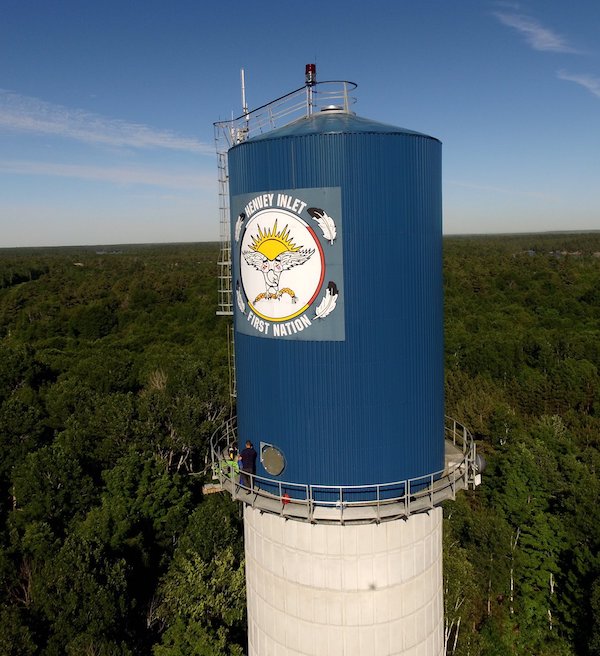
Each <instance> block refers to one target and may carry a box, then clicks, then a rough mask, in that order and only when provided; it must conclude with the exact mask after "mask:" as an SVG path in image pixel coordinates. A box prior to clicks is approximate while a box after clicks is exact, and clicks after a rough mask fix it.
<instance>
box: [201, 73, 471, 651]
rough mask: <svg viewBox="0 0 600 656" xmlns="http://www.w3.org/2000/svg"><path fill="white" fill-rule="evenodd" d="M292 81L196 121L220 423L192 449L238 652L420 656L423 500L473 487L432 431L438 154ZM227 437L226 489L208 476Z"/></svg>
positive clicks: (459, 433)
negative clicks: (230, 530) (213, 294)
mask: <svg viewBox="0 0 600 656" xmlns="http://www.w3.org/2000/svg"><path fill="white" fill-rule="evenodd" d="M306 73H307V75H306V84H305V86H303V87H301V88H300V89H297V90H296V91H293V92H291V93H290V94H287V95H286V96H283V97H281V98H279V99H277V100H276V101H273V102H272V103H269V104H268V105H265V106H263V107H261V108H259V109H258V110H255V111H254V112H248V111H247V110H245V111H244V113H243V115H242V116H241V117H239V118H238V119H235V120H233V121H227V122H222V123H217V124H216V131H217V150H218V153H219V170H220V181H221V218H222V231H223V244H222V252H221V261H220V265H221V275H220V280H221V290H220V304H221V309H220V312H221V313H222V314H232V315H233V325H232V340H231V342H232V344H235V348H234V357H232V363H233V362H235V387H234V390H235V392H234V393H236V395H237V416H236V417H234V418H232V419H231V420H230V421H228V422H227V423H226V424H225V425H224V426H223V427H221V429H220V430H219V431H217V433H216V434H215V436H214V437H213V444H212V452H213V458H214V461H215V471H216V472H217V474H218V476H219V477H220V479H221V483H222V485H223V486H225V487H226V488H227V489H228V490H229V491H230V492H231V494H232V495H233V496H234V498H235V499H238V500H240V501H241V502H242V503H243V504H244V535H245V552H246V585H247V603H248V638H249V646H248V653H249V656H268V655H270V654H272V655H273V656H287V655H289V656H292V655H294V656H300V655H302V656H308V655H322V654H328V655H330V656H333V655H335V654H339V655H340V656H341V655H343V656H354V655H359V654H361V655H363V654H364V655H369V656H384V655H391V654H414V655H417V654H419V655H420V654H423V655H431V656H440V655H441V654H442V653H443V651H444V644H443V596H442V511H441V507H440V504H441V502H442V501H443V500H445V499H449V498H453V497H454V495H455V494H456V491H457V490H459V489H462V488H465V487H469V486H473V485H475V483H476V475H475V474H476V467H475V451H474V444H473V442H472V440H471V438H470V435H469V433H468V431H467V430H466V429H464V428H463V427H462V426H460V425H459V424H457V423H456V422H455V421H452V420H448V419H445V418H444V396H443V307H442V303H443V298H442V201H441V144H440V142H439V141H438V140H437V139H435V138H433V137H430V136H427V135H424V134H420V133H418V132H413V131H410V130H406V129H402V128H397V127H393V126H390V125H385V124H382V123H378V122H375V121H371V120H367V119H364V118H360V117H358V116H356V115H355V114H354V113H353V112H352V111H351V107H352V100H351V98H350V95H349V94H350V92H351V91H352V90H353V89H354V88H355V85H354V84H353V83H350V82H323V83H317V82H316V74H315V73H316V71H315V69H314V66H313V65H309V66H307V71H306ZM243 105H244V108H245V100H244V101H243ZM445 434H446V435H445ZM445 437H446V439H445ZM246 441H251V442H252V443H253V444H254V447H255V449H256V450H257V452H258V456H259V457H258V466H257V472H256V475H255V476H252V477H251V478H250V479H246V480H244V479H243V478H242V480H241V481H240V479H239V478H238V477H237V476H235V475H232V474H230V473H228V471H227V468H226V467H223V466H221V465H222V462H221V463H219V462H218V461H219V460H221V461H222V460H223V459H224V458H225V455H226V453H227V450H228V448H229V447H230V446H231V445H234V444H235V445H237V447H238V448H239V449H242V448H243V447H244V444H245V443H246Z"/></svg>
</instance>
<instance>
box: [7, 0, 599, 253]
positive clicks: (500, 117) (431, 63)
mask: <svg viewBox="0 0 600 656" xmlns="http://www.w3.org/2000/svg"><path fill="white" fill-rule="evenodd" d="M598 34H600V2H598V0H578V1H577V2H573V3H569V2H566V1H561V0H531V1H529V2H499V1H493V0H489V1H488V0H410V1H409V0H393V1H392V0H390V1H388V0H372V1H371V2H370V3H364V2H360V3H359V2H351V1H349V0H346V2H340V1H338V0H333V1H330V2H325V0H319V1H316V0H305V1H303V2H301V3H298V2H288V1H286V0H282V1H281V2H279V3H265V2H261V1H260V0H258V1H257V2H254V3H248V2H247V1H246V2H241V1H238V0H229V1H227V0H224V1H223V2H218V3H217V2H212V3H204V2H200V1H199V0H194V1H189V0H172V1H171V2H166V1H157V0H145V1H144V2H142V1H136V2H134V1H126V0H120V1H119V2H116V1H115V0H104V1H103V2H94V1H93V0H78V1H74V0H54V1H53V2H45V1H42V0H36V1H33V0H2V7H1V19H0V247H2V246H36V245H67V244H113V243H137V242H176V241H205V240H216V239H217V238H218V209H217V184H216V157H215V154H214V143H213V127H212V123H213V122H214V121H216V120H219V119H226V118H230V117H231V114H232V112H233V113H234V114H235V115H238V114H239V113H240V112H241V101H240V83H239V76H240V69H241V68H244V69H245V71H246V85H247V97H248V104H249V105H250V107H251V108H252V107H256V106H259V105H262V104H263V103H265V102H268V101H269V100H272V99H274V98H276V97H278V96H280V95H282V94H283V93H286V92H288V91H291V90H293V89H295V88H297V87H299V86H302V84H303V82H304V65H305V64H306V63H309V62H315V61H316V64H317V76H318V79H319V80H327V79H346V80H351V81H354V82H356V83H357V84H358V89H357V90H356V96H357V103H356V105H355V107H354V109H355V111H356V113H357V114H359V115H360V116H365V117H368V118H371V119H374V120H378V121H382V122H385V123H391V124H393V125H397V126H401V127H405V128H408V129H411V130H417V131H420V132H425V133H428V134H431V135H433V136H435V137H437V138H439V139H440V140H441V141H442V142H443V144H444V145H443V162H444V164H443V171H444V172H443V190H444V231H445V233H447V234H457V233H497V232H525V231H535V232H538V231H548V230H586V229H600V40H599V39H598Z"/></svg>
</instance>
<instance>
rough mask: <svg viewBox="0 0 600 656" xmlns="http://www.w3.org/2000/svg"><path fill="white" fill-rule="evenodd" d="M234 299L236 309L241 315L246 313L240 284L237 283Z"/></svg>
mask: <svg viewBox="0 0 600 656" xmlns="http://www.w3.org/2000/svg"><path fill="white" fill-rule="evenodd" d="M235 298H236V300H237V305H238V308H239V309H240V312H241V313H242V314H245V313H246V304H245V303H244V298H243V296H242V292H241V291H240V283H239V282H238V283H237V285H236V286H235Z"/></svg>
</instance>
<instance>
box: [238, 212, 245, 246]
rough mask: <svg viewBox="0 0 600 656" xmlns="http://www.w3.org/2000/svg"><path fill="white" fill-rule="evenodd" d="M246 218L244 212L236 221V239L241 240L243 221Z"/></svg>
mask: <svg viewBox="0 0 600 656" xmlns="http://www.w3.org/2000/svg"><path fill="white" fill-rule="evenodd" d="M245 218H246V215H245V214H244V213H243V212H242V213H241V214H240V215H239V216H238V218H237V221H236V222H235V240H236V241H239V240H240V233H241V232H242V223H244V219H245Z"/></svg>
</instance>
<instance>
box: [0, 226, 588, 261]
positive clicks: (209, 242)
mask: <svg viewBox="0 0 600 656" xmlns="http://www.w3.org/2000/svg"><path fill="white" fill-rule="evenodd" d="M596 234H600V230H543V231H534V232H489V233H488V232H464V233H444V236H443V238H444V239H471V238H475V239H488V238H489V239H495V238H499V239H504V238H507V237H508V238H511V237H514V238H517V239H518V238H521V237H523V238H530V237H535V236H538V235H539V236H542V237H546V236H547V237H550V238H554V237H561V238H562V237H564V236H569V235H573V236H580V235H584V236H585V235H596ZM219 243H220V240H219V239H204V240H196V241H166V242H160V241H159V242H123V243H112V242H109V243H102V244H62V245H60V244H59V245H55V246H45V245H38V246H0V256H2V255H4V254H10V253H11V252H14V251H34V252H38V251H41V252H44V251H51V252H52V251H56V250H60V249H64V250H82V251H84V252H85V251H87V250H89V249H96V248H111V249H115V248H129V249H131V248H154V247H163V246H164V247H170V246H173V247H188V246H213V245H215V244H219ZM107 254H109V253H107Z"/></svg>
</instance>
